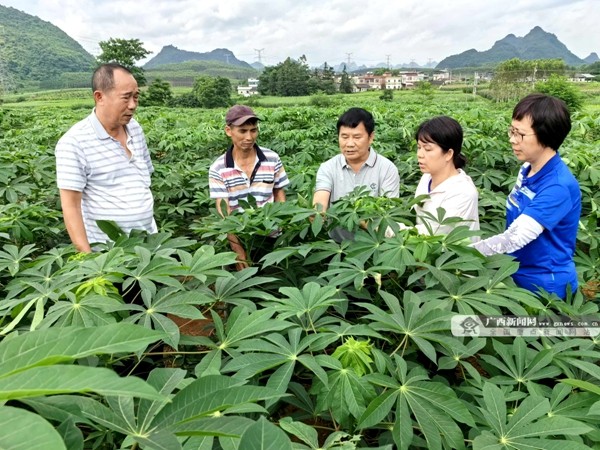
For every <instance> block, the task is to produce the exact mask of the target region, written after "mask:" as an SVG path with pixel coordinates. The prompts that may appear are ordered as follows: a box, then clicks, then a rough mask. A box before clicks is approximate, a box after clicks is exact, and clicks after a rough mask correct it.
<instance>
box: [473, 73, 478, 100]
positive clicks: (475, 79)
mask: <svg viewBox="0 0 600 450" xmlns="http://www.w3.org/2000/svg"><path fill="white" fill-rule="evenodd" d="M478 75H479V74H478V73H477V72H475V73H474V74H473V96H476V95H477V77H478Z"/></svg>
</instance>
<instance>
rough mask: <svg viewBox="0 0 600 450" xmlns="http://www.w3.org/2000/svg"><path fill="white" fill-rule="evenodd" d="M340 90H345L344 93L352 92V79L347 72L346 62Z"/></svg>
mask: <svg viewBox="0 0 600 450" xmlns="http://www.w3.org/2000/svg"><path fill="white" fill-rule="evenodd" d="M340 92H343V93H344V94H350V93H351V92H352V80H351V79H350V75H348V72H346V64H344V68H343V69H342V76H341V79H340Z"/></svg>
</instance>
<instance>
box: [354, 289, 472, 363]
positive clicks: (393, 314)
mask: <svg viewBox="0 0 600 450" xmlns="http://www.w3.org/2000/svg"><path fill="white" fill-rule="evenodd" d="M380 295H381V297H382V298H383V299H384V301H385V303H386V305H387V306H388V308H389V310H390V312H387V311H384V310H383V309H381V308H379V307H377V306H375V305H374V304H372V303H359V305H360V306H362V307H364V308H366V309H367V310H369V311H370V312H371V314H368V315H366V316H365V319H367V320H370V321H371V327H372V328H373V329H375V330H377V331H387V332H392V333H396V334H400V335H404V338H403V339H402V340H401V341H400V344H399V345H398V347H397V349H396V350H395V351H397V350H399V349H402V351H403V352H404V351H406V349H407V348H408V346H409V343H410V342H411V341H412V342H413V343H414V344H415V345H416V346H417V347H418V348H419V350H420V351H422V352H423V353H424V354H425V355H426V356H427V357H428V358H429V359H431V360H432V361H434V362H435V361H436V359H437V355H436V351H435V348H434V346H433V345H432V342H434V343H439V344H441V345H443V346H448V347H450V348H453V347H456V348H462V344H460V343H459V342H458V341H457V340H456V339H454V338H452V337H450V336H449V333H448V331H449V328H450V317H451V316H452V313H451V312H449V311H444V310H442V309H439V308H438V307H437V305H436V302H425V303H422V299H420V298H419V297H418V296H417V295H416V294H414V293H413V292H411V291H405V293H404V302H403V304H404V308H402V307H401V306H400V302H399V300H398V299H397V298H396V297H395V296H393V295H391V294H389V293H387V292H384V291H380Z"/></svg>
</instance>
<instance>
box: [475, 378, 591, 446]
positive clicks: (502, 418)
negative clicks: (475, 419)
mask: <svg viewBox="0 0 600 450" xmlns="http://www.w3.org/2000/svg"><path fill="white" fill-rule="evenodd" d="M483 393H484V397H483V405H484V406H483V407H482V408H480V410H481V411H482V413H484V414H483V416H484V417H486V418H487V419H488V425H489V426H491V427H492V430H493V433H490V432H488V431H484V432H483V433H482V434H481V435H480V436H477V437H476V438H475V440H474V442H473V448H477V449H486V448H498V449H509V448H510V449H513V448H523V449H525V448H527V449H529V448H539V449H548V448H557V449H558V448H560V447H559V445H558V444H553V441H549V440H547V439H545V438H546V437H550V436H552V437H555V436H577V435H581V434H585V433H588V432H590V431H592V428H591V427H590V426H588V425H586V424H584V423H582V422H579V421H577V420H573V419H569V418H566V417H559V416H553V417H548V416H547V414H548V412H549V411H550V402H549V401H548V399H547V398H543V397H537V396H528V397H526V398H525V399H524V400H523V401H522V402H521V403H520V404H519V406H518V407H517V409H516V411H515V413H514V414H513V416H512V417H510V419H508V418H507V416H506V403H505V402H506V399H505V396H504V394H503V392H502V391H501V390H500V388H498V387H497V386H495V385H493V384H492V383H485V385H484V388H483ZM487 412H489V414H486V413H487ZM507 419H508V420H507ZM557 441H559V439H556V441H554V442H557ZM560 442H561V444H563V445H564V447H563V448H574V449H583V448H587V447H586V446H582V444H576V443H572V442H570V441H569V442H568V441H564V440H563V441H560Z"/></svg>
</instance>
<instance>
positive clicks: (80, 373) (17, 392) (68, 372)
mask: <svg viewBox="0 0 600 450" xmlns="http://www.w3.org/2000/svg"><path fill="white" fill-rule="evenodd" d="M78 392H82V393H83V392H96V393H99V394H102V395H133V396H136V397H145V398H149V399H155V400H162V398H163V397H162V396H161V395H159V394H158V393H157V392H156V390H155V389H154V388H152V387H151V386H149V385H148V384H146V383H145V382H144V381H142V380H141V379H139V378H135V377H126V378H120V377H119V376H118V375H117V374H116V373H115V372H113V371H112V370H110V369H105V368H101V367H84V366H65V365H55V366H41V367H33V368H30V369H29V370H27V371H24V372H17V373H13V374H12V375H8V376H5V377H4V378H3V379H2V382H1V383H0V400H11V399H17V398H27V397H39V396H42V395H52V394H65V393H78Z"/></svg>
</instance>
